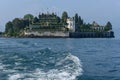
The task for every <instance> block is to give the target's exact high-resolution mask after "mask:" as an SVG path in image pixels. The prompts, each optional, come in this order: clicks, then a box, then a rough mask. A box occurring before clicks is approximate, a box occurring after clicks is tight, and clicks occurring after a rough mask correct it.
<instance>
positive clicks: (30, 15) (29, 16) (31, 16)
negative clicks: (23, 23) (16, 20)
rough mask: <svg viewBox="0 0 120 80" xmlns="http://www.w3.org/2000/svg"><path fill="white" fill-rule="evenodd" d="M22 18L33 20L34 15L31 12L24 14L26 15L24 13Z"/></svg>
mask: <svg viewBox="0 0 120 80" xmlns="http://www.w3.org/2000/svg"><path fill="white" fill-rule="evenodd" d="M24 19H25V20H30V21H31V20H33V19H34V16H33V15H32V14H26V15H24Z"/></svg>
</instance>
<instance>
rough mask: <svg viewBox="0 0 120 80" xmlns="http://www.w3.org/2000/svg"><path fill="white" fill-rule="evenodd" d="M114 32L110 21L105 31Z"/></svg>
mask: <svg viewBox="0 0 120 80" xmlns="http://www.w3.org/2000/svg"><path fill="white" fill-rule="evenodd" d="M109 30H112V24H111V23H110V22H109V21H108V22H107V24H106V25H105V31H109Z"/></svg>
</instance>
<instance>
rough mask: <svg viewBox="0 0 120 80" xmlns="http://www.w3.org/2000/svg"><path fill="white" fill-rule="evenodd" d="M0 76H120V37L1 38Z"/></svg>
mask: <svg viewBox="0 0 120 80" xmlns="http://www.w3.org/2000/svg"><path fill="white" fill-rule="evenodd" d="M0 80H120V40H117V39H97V38H95V39H87V38H86V39H69V38H66V39H65V38H64V39H63V38H57V39H53V38H51V39H50V38H48V39H44V38H42V39H41V38H36V39H34V38H23V39H21V38H17V39H15V38H1V39H0Z"/></svg>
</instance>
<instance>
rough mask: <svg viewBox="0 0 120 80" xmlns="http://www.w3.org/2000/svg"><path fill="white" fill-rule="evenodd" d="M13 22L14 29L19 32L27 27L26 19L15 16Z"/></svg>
mask: <svg viewBox="0 0 120 80" xmlns="http://www.w3.org/2000/svg"><path fill="white" fill-rule="evenodd" d="M12 24H13V29H14V31H15V32H19V31H20V30H21V29H24V28H25V27H26V25H25V23H24V21H23V20H22V19H19V18H15V19H14V20H13V22H12Z"/></svg>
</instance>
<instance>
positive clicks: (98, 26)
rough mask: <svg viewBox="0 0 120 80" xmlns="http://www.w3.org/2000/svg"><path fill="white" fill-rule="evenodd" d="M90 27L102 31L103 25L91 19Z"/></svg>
mask: <svg viewBox="0 0 120 80" xmlns="http://www.w3.org/2000/svg"><path fill="white" fill-rule="evenodd" d="M91 28H92V29H93V30H95V31H104V28H105V27H104V26H100V25H99V24H98V23H96V22H95V21H93V23H92V26H91Z"/></svg>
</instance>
